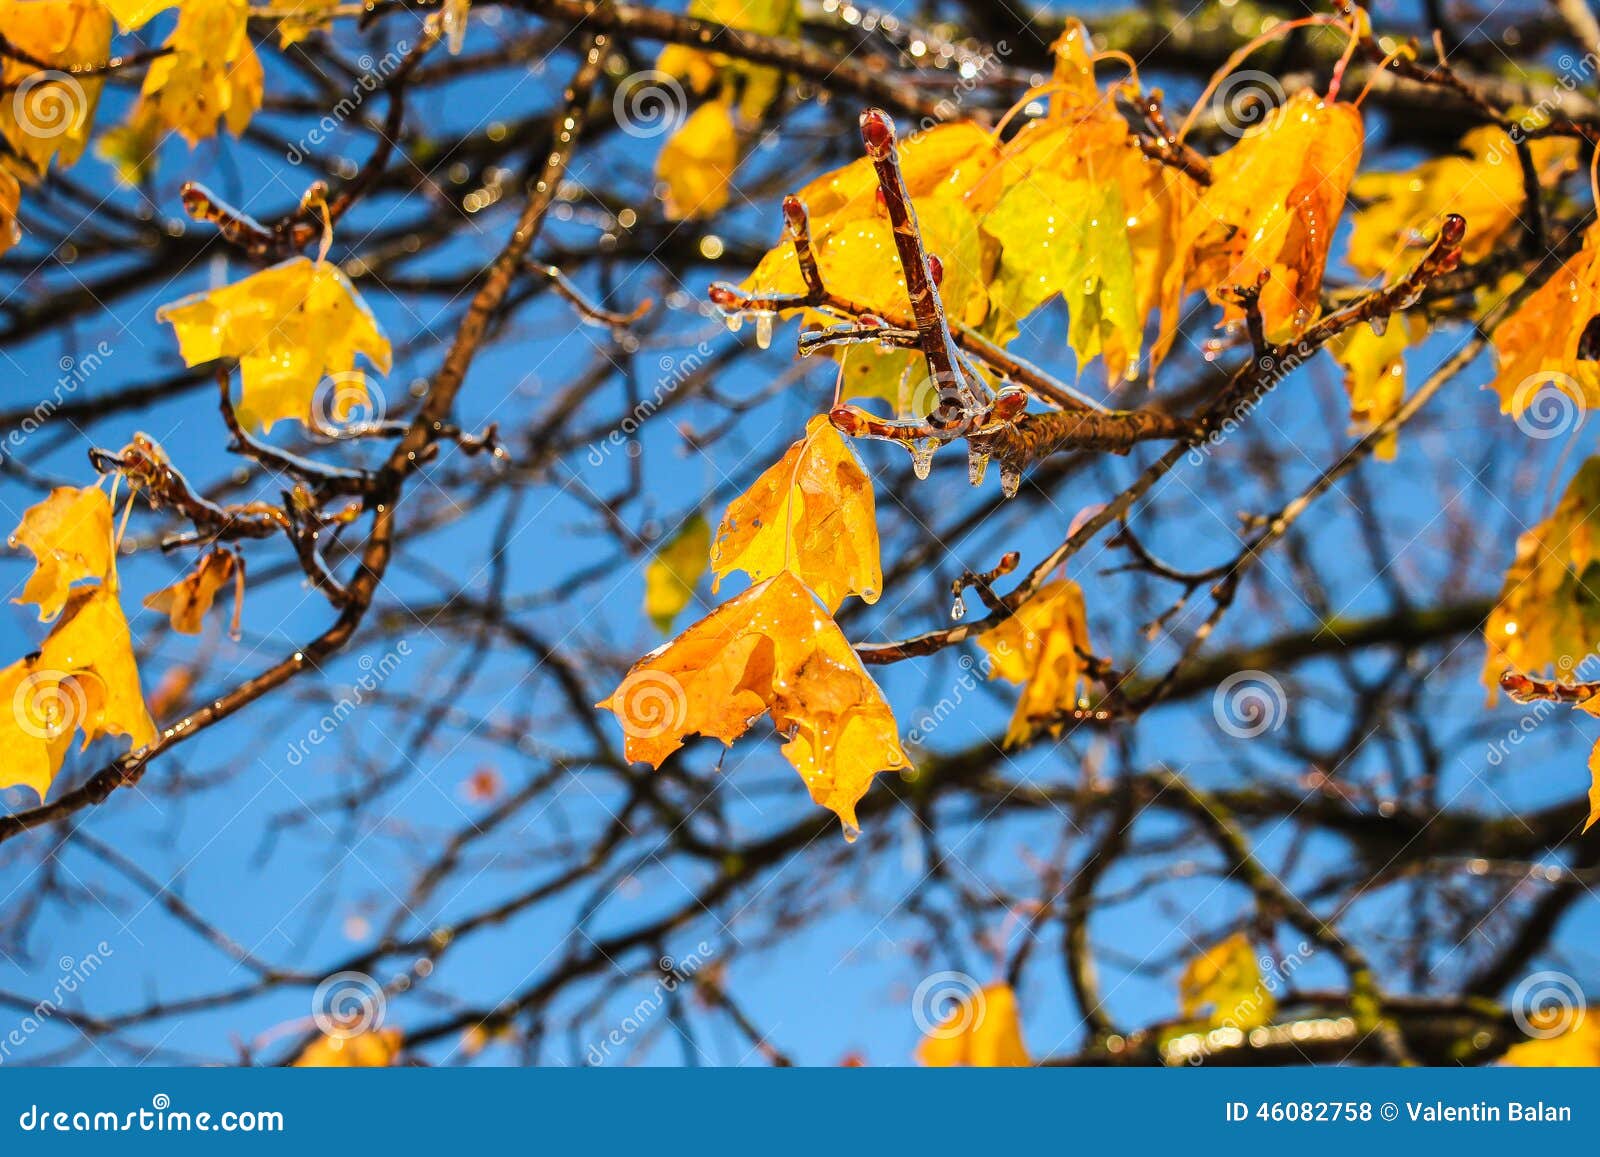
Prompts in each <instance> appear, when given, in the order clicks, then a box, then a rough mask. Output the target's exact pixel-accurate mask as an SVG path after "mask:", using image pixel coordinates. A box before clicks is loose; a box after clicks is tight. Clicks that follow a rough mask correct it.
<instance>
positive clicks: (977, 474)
mask: <svg viewBox="0 0 1600 1157" xmlns="http://www.w3.org/2000/svg"><path fill="white" fill-rule="evenodd" d="M988 469H989V452H988V451H987V450H979V449H978V448H977V447H976V446H973V447H971V448H970V449H969V450H968V451H967V479H968V481H970V482H971V483H972V484H973V485H974V486H982V485H983V476H984V474H985V472H987V471H988ZM956 617H957V618H960V617H961V616H959V615H957V616H956Z"/></svg>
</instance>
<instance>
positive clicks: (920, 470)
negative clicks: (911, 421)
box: [911, 438, 938, 479]
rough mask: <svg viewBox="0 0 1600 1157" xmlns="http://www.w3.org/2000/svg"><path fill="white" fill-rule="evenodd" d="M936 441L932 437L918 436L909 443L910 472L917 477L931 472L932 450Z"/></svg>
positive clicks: (922, 476)
mask: <svg viewBox="0 0 1600 1157" xmlns="http://www.w3.org/2000/svg"><path fill="white" fill-rule="evenodd" d="M937 448H938V443H937V442H935V441H934V440H933V439H932V438H918V439H917V440H916V441H915V442H913V443H912V444H911V472H912V473H913V474H915V475H916V476H917V477H918V478H919V479H925V478H927V477H928V475H929V474H931V473H933V452H934V450H935V449H937Z"/></svg>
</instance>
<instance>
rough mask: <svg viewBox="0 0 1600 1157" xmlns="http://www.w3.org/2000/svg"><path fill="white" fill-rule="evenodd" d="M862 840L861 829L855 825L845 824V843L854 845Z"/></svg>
mask: <svg viewBox="0 0 1600 1157" xmlns="http://www.w3.org/2000/svg"><path fill="white" fill-rule="evenodd" d="M860 838H861V829H860V828H858V827H856V826H855V824H845V825H844V842H845V843H847V844H853V843H855V842H856V841H857V840H859V839H860Z"/></svg>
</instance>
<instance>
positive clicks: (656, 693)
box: [597, 571, 910, 838]
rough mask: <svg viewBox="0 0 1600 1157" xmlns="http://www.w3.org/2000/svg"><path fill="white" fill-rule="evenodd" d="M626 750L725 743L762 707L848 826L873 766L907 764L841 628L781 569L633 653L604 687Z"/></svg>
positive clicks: (650, 756)
mask: <svg viewBox="0 0 1600 1157" xmlns="http://www.w3.org/2000/svg"><path fill="white" fill-rule="evenodd" d="M597 706H599V707H604V708H606V709H607V710H609V711H611V712H613V713H614V714H615V715H616V717H617V721H618V722H619V723H620V724H621V725H622V730H623V733H624V734H625V736H626V740H625V742H624V745H623V746H624V751H625V753H626V754H627V757H628V759H629V760H630V761H634V762H639V761H643V762H645V763H648V764H650V765H651V766H653V767H660V766H661V763H662V761H663V760H665V759H666V758H667V756H669V755H671V754H672V753H673V752H674V751H676V750H678V748H680V747H681V746H683V741H684V740H685V739H686V738H688V737H689V736H690V735H696V734H698V735H704V736H708V737H710V738H714V739H720V740H721V741H722V742H723V743H724V744H726V745H728V746H730V747H731V746H732V745H733V741H734V740H735V739H737V738H739V736H741V735H743V734H744V733H745V732H746V731H747V730H749V728H750V725H751V724H752V723H754V722H755V720H756V719H757V718H758V717H759V716H760V715H761V714H762V713H763V712H765V713H766V714H767V715H768V716H769V717H770V718H771V720H772V723H773V726H775V727H776V728H777V729H778V731H779V733H780V734H782V735H784V736H786V737H787V742H785V743H784V745H783V754H784V756H785V757H786V758H787V759H788V760H789V762H790V763H791V764H793V765H794V767H795V770H796V771H798V772H799V773H800V777H801V778H802V779H803V780H804V781H805V784H806V787H807V788H809V789H810V792H811V798H812V800H814V801H815V802H816V803H818V804H820V805H822V806H823V807H826V808H828V809H829V810H831V811H833V812H834V813H835V814H836V815H837V816H838V817H839V819H840V820H841V821H842V822H843V824H844V826H845V832H846V834H847V835H849V836H851V837H852V838H853V836H854V833H855V832H856V830H857V827H858V825H857V823H856V811H855V808H856V804H857V802H859V801H860V799H861V797H862V796H863V795H865V794H866V792H867V788H868V787H870V786H871V783H872V777H873V776H874V775H876V774H877V773H878V772H880V771H885V770H892V771H900V770H904V769H906V768H908V767H909V766H910V762H909V761H908V760H907V759H906V755H905V752H904V750H902V748H901V746H900V738H899V732H898V728H897V727H896V725H895V720H894V713H893V712H892V711H891V710H890V709H889V704H888V701H887V700H885V699H884V697H883V692H881V691H880V690H878V685H877V684H876V683H874V682H873V681H872V678H871V676H869V675H868V674H867V670H866V668H865V667H863V666H862V665H861V660H860V659H859V658H857V656H856V653H855V651H854V650H853V649H852V648H851V646H850V642H849V640H848V639H846V638H845V637H844V633H843V632H842V631H840V630H839V628H838V626H837V624H835V623H834V621H833V620H832V619H830V618H829V617H828V616H827V615H826V614H824V613H823V610H822V608H821V607H820V606H819V605H818V604H817V601H816V598H815V597H814V596H813V595H812V593H811V592H810V591H809V590H807V589H806V587H805V586H804V585H803V584H802V583H801V582H800V580H799V579H797V578H795V577H794V575H792V574H790V573H789V572H788V571H782V572H780V573H779V574H777V575H776V576H775V577H773V578H770V579H768V580H767V581H765V582H763V583H759V584H757V585H756V586H753V587H751V588H750V589H749V590H748V591H745V592H744V593H743V594H742V595H739V596H738V597H737V598H735V599H732V600H730V601H729V602H727V603H724V604H723V605H722V606H720V607H718V608H717V609H716V610H715V611H713V612H712V613H711V614H710V615H708V616H707V617H706V618H704V619H701V620H700V621H699V622H698V623H695V624H694V625H693V626H692V627H690V628H689V629H688V630H686V631H684V632H683V633H682V634H680V635H679V636H678V637H677V638H675V639H673V640H672V641H671V642H669V643H667V644H665V645H663V646H662V647H660V648H658V649H657V650H655V651H652V652H651V653H650V654H648V655H646V656H645V657H644V658H643V659H641V660H639V662H637V663H635V664H634V665H633V667H632V669H631V670H629V672H628V674H627V676H626V677H625V678H624V679H623V680H622V683H621V684H620V685H619V686H618V687H617V689H616V690H615V691H613V692H612V693H611V695H610V697H609V698H607V699H606V700H605V701H603V702H601V703H599V704H597Z"/></svg>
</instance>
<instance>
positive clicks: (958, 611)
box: [950, 595, 967, 623]
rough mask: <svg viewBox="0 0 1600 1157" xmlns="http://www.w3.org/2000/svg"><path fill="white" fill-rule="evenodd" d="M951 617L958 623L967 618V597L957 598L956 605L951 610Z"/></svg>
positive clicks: (959, 596)
mask: <svg viewBox="0 0 1600 1157" xmlns="http://www.w3.org/2000/svg"><path fill="white" fill-rule="evenodd" d="M950 617H951V618H952V619H954V620H955V621H956V622H958V623H959V622H960V621H961V620H962V619H964V618H966V617H967V600H966V598H965V596H963V595H957V596H956V601H955V605H954V606H952V607H951V608H950Z"/></svg>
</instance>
